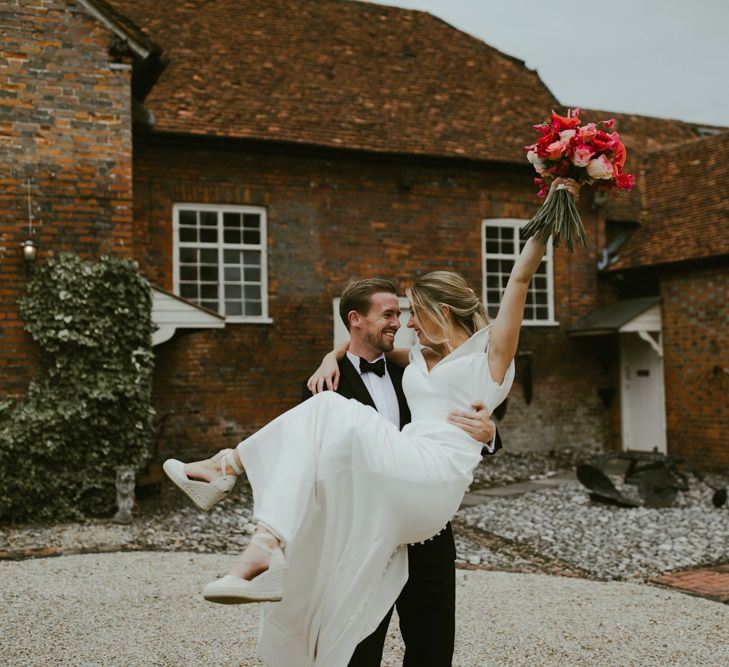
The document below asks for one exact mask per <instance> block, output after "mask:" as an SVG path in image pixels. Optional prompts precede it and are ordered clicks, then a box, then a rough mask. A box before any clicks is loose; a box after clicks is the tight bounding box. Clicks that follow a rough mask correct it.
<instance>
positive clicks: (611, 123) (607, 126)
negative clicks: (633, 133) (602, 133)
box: [601, 118, 615, 130]
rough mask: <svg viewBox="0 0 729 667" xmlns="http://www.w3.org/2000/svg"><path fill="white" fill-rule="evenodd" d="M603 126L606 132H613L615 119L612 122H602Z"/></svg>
mask: <svg viewBox="0 0 729 667" xmlns="http://www.w3.org/2000/svg"><path fill="white" fill-rule="evenodd" d="M601 125H602V126H603V127H604V128H605V129H606V130H611V129H612V128H613V125H615V119H614V118H611V119H610V120H604V121H602V123H601Z"/></svg>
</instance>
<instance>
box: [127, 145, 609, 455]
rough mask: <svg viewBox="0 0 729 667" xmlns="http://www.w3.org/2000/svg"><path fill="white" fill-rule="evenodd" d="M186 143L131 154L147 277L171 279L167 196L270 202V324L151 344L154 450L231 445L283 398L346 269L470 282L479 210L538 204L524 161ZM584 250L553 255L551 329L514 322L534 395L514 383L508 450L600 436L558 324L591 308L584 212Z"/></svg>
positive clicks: (596, 408) (596, 373) (585, 385)
mask: <svg viewBox="0 0 729 667" xmlns="http://www.w3.org/2000/svg"><path fill="white" fill-rule="evenodd" d="M343 155H344V154H339V156H335V155H332V156H330V157H325V156H321V155H319V156H316V155H305V154H303V153H301V154H298V155H297V154H294V153H289V154H288V155H287V154H283V153H281V154H274V153H271V152H263V151H258V152H256V151H254V150H253V149H252V148H250V147H249V148H246V147H245V145H243V144H237V145H236V144H233V143H230V144H229V145H228V146H227V147H226V148H225V149H223V148H219V149H213V148H212V147H207V148H205V147H199V148H193V146H192V143H191V142H189V141H188V142H187V145H186V147H185V145H184V144H183V145H180V146H174V145H172V144H170V145H167V144H163V143H157V144H155V143H152V142H150V141H149V140H145V141H142V140H141V139H139V140H138V141H137V143H136V144H135V150H134V159H135V162H134V188H135V219H136V223H135V234H136V237H135V241H136V243H137V244H138V245H139V247H140V249H141V248H145V250H143V251H140V260H141V262H142V265H143V268H144V270H145V272H146V273H147V275H148V277H149V278H150V279H151V280H152V281H153V282H155V283H158V284H160V285H161V286H162V287H165V288H167V289H171V287H172V260H171V251H172V228H171V221H172V206H173V204H174V203H178V202H197V203H201V202H209V203H224V204H247V205H256V206H265V207H266V208H267V211H268V228H269V238H268V251H269V286H270V287H269V297H270V302H269V305H270V308H269V312H270V315H271V317H272V318H273V320H274V322H273V324H228V325H227V326H226V327H225V329H222V330H211V331H207V332H205V331H200V332H191V333H186V334H182V335H180V334H178V335H177V336H176V337H175V338H173V339H172V340H171V341H169V342H167V343H164V344H163V345H161V346H160V347H158V348H157V371H156V381H155V385H156V390H155V391H156V395H155V402H156V406H157V409H158V411H159V412H160V414H161V415H164V414H166V413H176V414H170V416H169V417H168V418H167V421H166V426H165V432H164V434H163V438H162V440H161V443H162V444H161V449H162V450H163V451H168V452H172V451H174V452H176V453H186V452H188V453H189V452H192V451H193V450H197V451H209V450H213V449H215V448H217V447H220V446H221V445H223V444H226V445H229V444H231V443H233V442H235V441H236V439H237V437H238V436H240V435H244V434H247V433H250V432H251V431H253V430H254V429H255V428H257V427H259V426H260V425H261V424H263V423H264V422H265V421H267V420H269V419H271V418H272V417H274V416H276V415H277V414H279V413H280V412H281V411H282V410H284V409H286V408H288V407H290V406H292V405H294V404H295V403H296V402H297V401H298V399H299V396H300V391H301V385H302V382H303V380H304V379H305V378H306V377H308V375H309V374H310V373H311V371H312V370H313V369H314V368H315V366H316V365H317V363H318V360H319V359H320V357H321V354H322V353H323V351H325V350H326V349H329V347H330V345H331V342H332V327H333V323H332V314H331V310H332V308H331V299H332V297H334V296H336V295H338V294H339V292H340V291H341V289H342V287H343V286H344V284H345V283H346V282H347V281H348V280H349V279H350V278H352V277H356V276H368V275H389V276H394V277H396V278H397V279H399V280H400V282H401V285H402V286H403V289H401V293H402V292H404V287H405V286H406V285H407V283H408V282H409V281H410V280H412V278H413V276H415V275H417V274H419V273H423V272H426V271H428V270H433V269H455V270H458V271H460V272H461V273H463V274H464V275H465V276H466V278H467V279H468V280H469V281H470V283H471V284H472V286H473V287H474V289H477V290H479V291H480V288H481V282H482V275H481V221H482V220H483V219H484V218H497V217H517V218H526V217H529V216H530V215H531V214H532V213H533V212H534V211H535V210H536V207H537V206H538V202H537V200H536V198H535V196H534V188H533V186H532V184H531V174H530V173H529V171H528V169H527V168H524V169H514V168H507V167H499V168H496V167H493V166H490V167H485V166H480V167H479V166H473V165H471V166H469V165H467V164H465V163H464V164H461V165H457V164H455V163H453V162H451V163H444V162H439V163H438V162H433V163H432V164H430V165H427V164H425V163H424V162H423V161H420V165H417V164H412V163H406V162H403V161H399V162H398V161H394V160H392V159H390V160H387V159H384V158H380V159H374V158H368V159H365V158H356V157H350V158H346V157H344V156H343ZM584 215H585V222H586V224H587V226H588V234H590V236H591V249H590V251H589V252H584V251H581V250H579V251H577V252H576V253H575V254H574V255H572V256H570V255H568V254H567V251H566V250H564V249H563V248H560V249H558V250H557V252H556V253H555V258H556V259H555V266H556V284H557V294H558V297H557V318H558V320H559V321H560V323H561V326H560V327H538V328H525V329H524V333H523V336H522V344H521V349H522V350H528V351H532V352H533V353H534V359H535V361H534V401H533V402H532V404H531V405H530V406H526V405H524V403H523V399H522V398H521V392H520V390H518V389H515V390H514V392H513V393H512V398H511V402H510V405H509V409H508V412H507V416H506V419H505V422H504V424H503V431H504V436H505V439H507V441H508V446H510V447H512V448H514V449H519V448H526V447H532V448H552V447H561V446H566V445H573V446H581V445H584V444H587V443H589V444H602V443H603V442H604V440H605V438H606V423H607V413H606V411H605V410H604V408H603V407H602V404H601V402H600V401H599V399H598V397H597V394H596V387H597V384H598V383H599V381H600V373H601V370H600V367H599V364H598V362H597V360H596V356H595V352H594V350H593V349H592V348H591V347H590V346H589V345H587V344H582V343H580V342H577V343H575V342H574V341H571V340H568V338H567V336H566V334H565V328H566V326H568V325H569V324H571V323H572V322H573V321H574V320H575V319H576V318H578V317H581V316H583V315H585V314H586V313H587V312H588V311H589V310H591V309H592V308H594V307H595V305H596V296H595V293H596V281H597V276H596V271H595V261H596V248H597V247H598V243H597V241H596V240H595V229H596V226H597V216H596V215H595V214H594V213H592V212H591V211H589V210H588V209H587V208H586V210H585V213H584Z"/></svg>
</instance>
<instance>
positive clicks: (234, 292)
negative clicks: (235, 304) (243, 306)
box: [225, 285, 242, 299]
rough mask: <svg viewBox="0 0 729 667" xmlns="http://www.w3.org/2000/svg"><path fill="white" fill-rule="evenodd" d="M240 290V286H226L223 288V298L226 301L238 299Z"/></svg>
mask: <svg viewBox="0 0 729 667" xmlns="http://www.w3.org/2000/svg"><path fill="white" fill-rule="evenodd" d="M241 294H242V289H241V286H240V285H226V286H225V298H226V299H240V298H241Z"/></svg>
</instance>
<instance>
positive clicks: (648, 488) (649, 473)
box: [577, 452, 727, 508]
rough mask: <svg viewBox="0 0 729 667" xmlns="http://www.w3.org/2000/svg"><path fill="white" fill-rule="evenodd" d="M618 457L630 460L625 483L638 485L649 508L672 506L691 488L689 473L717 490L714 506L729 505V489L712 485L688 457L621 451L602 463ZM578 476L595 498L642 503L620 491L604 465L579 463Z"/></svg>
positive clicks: (625, 503) (625, 504) (630, 504)
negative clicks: (728, 490) (679, 496)
mask: <svg viewBox="0 0 729 667" xmlns="http://www.w3.org/2000/svg"><path fill="white" fill-rule="evenodd" d="M614 460H622V461H628V462H629V465H628V468H627V470H626V472H625V476H624V482H625V483H626V484H632V485H635V486H636V487H637V488H638V494H639V495H640V497H641V499H642V500H643V503H644V504H645V506H646V507H671V506H672V505H673V503H674V502H675V500H676V496H677V495H678V492H679V491H688V488H689V485H688V479H689V475H693V476H694V477H695V478H696V479H697V480H698V481H700V482H703V483H704V484H706V486H708V487H709V488H710V489H712V490H713V491H714V494H713V496H712V498H711V502H712V504H713V505H714V507H717V508H718V507H723V506H724V505H725V504H726V501H727V490H726V488H724V487H718V486H714V485H713V484H711V483H710V482H709V481H708V480H707V479H706V477H705V476H704V474H703V473H702V472H701V471H700V470H697V469H696V468H695V467H694V466H692V465H691V464H690V463H689V462H688V461H686V459H682V458H679V457H676V456H666V455H664V454H659V453H658V452H621V453H619V454H610V455H608V456H607V457H604V458H603V460H602V464H601V465H602V466H605V465H607V464H608V463H609V462H610V461H614ZM577 479H578V480H579V481H580V482H581V483H582V485H583V486H585V487H586V488H587V489H589V490H590V491H591V493H590V498H591V499H592V500H595V501H598V502H609V503H611V504H614V505H619V506H621V507H639V506H640V504H639V503H636V502H635V501H632V500H630V499H628V498H626V497H625V496H624V495H623V494H622V493H620V491H619V490H618V489H617V488H616V487H615V485H614V484H613V483H612V481H611V480H610V478H609V477H608V476H607V475H606V474H605V473H604V472H603V471H602V469H601V468H600V467H596V466H592V465H588V464H585V463H583V464H580V465H578V466H577Z"/></svg>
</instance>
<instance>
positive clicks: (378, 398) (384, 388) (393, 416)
mask: <svg viewBox="0 0 729 667" xmlns="http://www.w3.org/2000/svg"><path fill="white" fill-rule="evenodd" d="M347 359H349V360H350V361H351V362H352V366H354V367H355V369H356V370H357V372H358V373H359V374H360V377H361V378H362V382H364V386H365V387H367V391H368V392H369V394H370V396H372V400H373V401H374V402H375V407H376V408H377V412H379V413H380V414H381V415H382V416H383V417H384V418H385V419H388V420H390V421H391V422H392V423H393V424H395V426H397V427H398V428H400V405H399V404H398V402H397V394H396V393H395V387H394V386H393V385H392V378H391V377H390V374H389V373H388V372H387V363H385V374H384V375H383V376H382V377H380V376H379V375H377V373H361V372H360V370H359V357H358V356H357V355H356V354H352V353H351V352H347ZM379 359H383V360H384V359H385V355H384V354H381V355H380V356H379V357H377V359H373V360H372V362H371V363H374V362H375V361H378V360H379Z"/></svg>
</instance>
